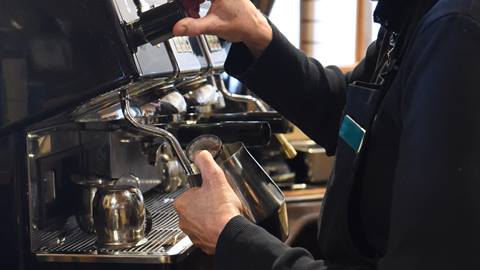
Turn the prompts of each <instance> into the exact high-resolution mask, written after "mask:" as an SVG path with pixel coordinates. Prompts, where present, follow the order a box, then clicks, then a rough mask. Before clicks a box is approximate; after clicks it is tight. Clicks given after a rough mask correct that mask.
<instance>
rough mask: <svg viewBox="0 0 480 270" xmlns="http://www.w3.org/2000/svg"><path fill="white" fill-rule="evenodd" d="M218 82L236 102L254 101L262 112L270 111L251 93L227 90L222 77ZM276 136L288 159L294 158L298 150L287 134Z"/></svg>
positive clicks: (224, 91) (221, 89) (220, 87)
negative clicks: (244, 93) (236, 92)
mask: <svg viewBox="0 0 480 270" xmlns="http://www.w3.org/2000/svg"><path fill="white" fill-rule="evenodd" d="M216 84H217V88H218V89H219V90H220V92H221V93H222V94H223V96H224V97H225V98H226V99H229V100H231V101H235V102H244V103H253V104H255V106H256V107H257V109H258V110H259V111H261V112H267V111H268V109H267V107H266V106H265V104H263V102H262V101H261V100H259V99H258V98H256V97H253V96H249V95H238V94H233V93H230V92H229V91H228V90H227V88H226V87H225V84H224V83H223V80H222V79H221V78H218V79H217V80H216ZM275 138H276V139H277V141H278V142H279V143H280V145H281V146H282V150H283V153H284V155H285V156H286V157H287V158H288V159H293V158H295V157H296V156H297V150H295V148H294V147H293V145H292V144H290V142H289V141H288V139H287V138H286V137H285V135H283V134H281V133H275Z"/></svg>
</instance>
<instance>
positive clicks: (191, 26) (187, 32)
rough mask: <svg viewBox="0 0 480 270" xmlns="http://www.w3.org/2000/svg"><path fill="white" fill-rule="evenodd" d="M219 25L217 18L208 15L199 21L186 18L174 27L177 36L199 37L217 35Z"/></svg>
mask: <svg viewBox="0 0 480 270" xmlns="http://www.w3.org/2000/svg"><path fill="white" fill-rule="evenodd" d="M217 24H218V19H217V18H216V17H215V16H212V15H207V16H205V17H202V18H199V19H193V18H185V19H182V20H180V21H178V22H177V23H176V24H175V26H174V27H173V34H174V35H175V36H197V35H200V34H215V33H214V30H215V29H216V26H217Z"/></svg>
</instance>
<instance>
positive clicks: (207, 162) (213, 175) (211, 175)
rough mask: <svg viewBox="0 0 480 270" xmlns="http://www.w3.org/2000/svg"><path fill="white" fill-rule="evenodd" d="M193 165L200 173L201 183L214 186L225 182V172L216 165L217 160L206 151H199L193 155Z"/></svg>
mask: <svg viewBox="0 0 480 270" xmlns="http://www.w3.org/2000/svg"><path fill="white" fill-rule="evenodd" d="M193 159H194V160H193V161H194V163H195V165H196V166H197V167H198V169H199V170H200V173H201V174H202V181H203V182H202V185H205V186H216V185H221V184H224V183H225V174H224V173H223V170H222V169H221V168H220V167H219V166H218V164H217V162H215V160H214V159H213V157H212V154H210V152H208V151H200V152H197V153H195V155H194V157H193Z"/></svg>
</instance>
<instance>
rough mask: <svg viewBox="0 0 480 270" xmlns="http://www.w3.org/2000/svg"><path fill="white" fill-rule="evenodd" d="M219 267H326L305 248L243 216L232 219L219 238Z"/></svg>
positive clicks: (290, 269)
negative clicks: (290, 243) (273, 233)
mask: <svg viewBox="0 0 480 270" xmlns="http://www.w3.org/2000/svg"><path fill="white" fill-rule="evenodd" d="M215 266H216V269H218V270H224V269H225V270H237V269H238V270H245V269H255V270H267V269H268V270H270V269H273V270H287V269H288V270H294V269H305V270H308V269H316V270H322V269H326V268H325V267H324V264H323V261H315V260H314V259H313V257H312V255H310V253H308V251H306V250H305V249H302V248H290V247H288V246H287V245H286V244H284V243H283V242H281V241H280V240H278V239H277V238H275V237H273V236H272V235H270V234H269V233H268V232H266V231H265V230H264V229H263V228H261V227H258V226H256V225H254V224H252V223H251V222H250V221H249V220H247V219H246V218H244V217H242V216H237V217H235V218H233V219H232V220H230V222H229V223H228V224H227V225H226V227H225V229H224V230H223V232H222V234H221V235H220V238H219V239H218V243H217V249H216V254H215Z"/></svg>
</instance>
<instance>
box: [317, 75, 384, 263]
mask: <svg viewBox="0 0 480 270" xmlns="http://www.w3.org/2000/svg"><path fill="white" fill-rule="evenodd" d="M384 92H385V91H383V89H381V86H380V85H373V84H367V83H362V82H354V83H353V84H351V85H350V86H349V87H348V90H347V102H346V106H345V110H344V113H343V117H342V120H341V125H340V126H341V127H340V132H339V139H338V144H337V157H336V158H337V160H336V165H335V170H334V172H333V174H332V176H331V179H330V181H329V183H328V188H327V194H326V196H325V198H324V201H323V204H322V211H321V213H322V214H321V218H320V222H319V224H320V228H319V242H320V248H321V250H322V253H323V256H324V257H325V258H326V259H327V261H334V262H342V265H343V264H345V265H348V264H350V263H351V264H352V265H358V261H359V260H366V257H365V256H362V254H361V253H360V252H359V250H358V249H357V248H356V247H355V245H354V244H353V240H352V237H351V233H350V229H349V220H348V217H349V198H350V195H351V191H352V186H353V183H354V180H355V178H356V175H357V172H358V165H359V163H360V160H361V158H362V154H363V153H364V152H365V149H366V147H367V145H368V134H369V130H370V128H371V126H372V124H373V122H374V119H375V115H376V113H377V110H378V108H379V106H380V104H381V101H382V100H383V97H384V95H385V93H384ZM325 205H328V207H324V206H325ZM366 263H372V262H369V261H366Z"/></svg>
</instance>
